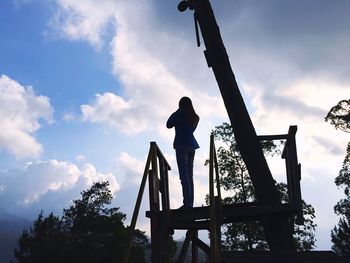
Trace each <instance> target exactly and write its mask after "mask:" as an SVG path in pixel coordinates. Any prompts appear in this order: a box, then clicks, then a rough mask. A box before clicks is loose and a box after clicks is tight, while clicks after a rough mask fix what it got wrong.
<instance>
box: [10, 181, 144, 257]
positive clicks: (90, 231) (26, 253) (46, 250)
mask: <svg viewBox="0 0 350 263" xmlns="http://www.w3.org/2000/svg"><path fill="white" fill-rule="evenodd" d="M108 186H109V184H108V182H97V183H95V184H93V185H92V187H91V188H90V189H88V190H86V191H83V192H82V193H81V196H82V197H81V199H78V200H74V201H73V205H72V206H71V207H70V208H68V209H64V210H63V216H62V217H61V218H60V217H58V216H54V215H53V214H52V213H51V214H50V215H49V216H47V217H44V216H43V213H40V214H39V216H38V218H37V219H36V220H35V221H34V224H33V227H31V228H30V229H29V230H24V231H23V234H22V235H21V237H20V238H19V243H18V248H17V249H16V250H15V257H16V258H17V260H18V261H19V262H20V263H22V262H31V263H36V262H38V263H39V262H67V263H70V262H72V263H73V262H86V263H89V262H91V263H97V262H119V261H120V258H121V257H122V255H123V252H124V249H125V247H126V240H127V228H126V227H125V226H124V223H123V221H124V219H125V214H123V213H121V212H119V208H109V207H107V205H109V204H110V203H111V201H112V194H111V192H110V190H109V189H108ZM133 241H134V242H133V248H132V253H131V258H130V260H131V262H145V258H144V249H145V248H146V247H147V246H148V245H149V244H148V238H147V237H146V236H145V234H144V233H143V232H141V231H140V230H136V232H135V237H134V240H133Z"/></svg>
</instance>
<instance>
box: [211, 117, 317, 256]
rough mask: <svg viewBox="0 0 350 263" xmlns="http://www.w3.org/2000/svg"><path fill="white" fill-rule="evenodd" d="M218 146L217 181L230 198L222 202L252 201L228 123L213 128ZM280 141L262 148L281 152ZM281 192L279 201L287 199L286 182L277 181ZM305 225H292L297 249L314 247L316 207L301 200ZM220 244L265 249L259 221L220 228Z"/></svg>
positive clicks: (241, 161)
mask: <svg viewBox="0 0 350 263" xmlns="http://www.w3.org/2000/svg"><path fill="white" fill-rule="evenodd" d="M213 134H214V136H215V139H216V140H218V143H219V145H220V147H219V148H218V151H217V156H218V166H219V173H220V183H221V185H222V186H223V188H224V190H225V191H227V192H228V194H229V197H226V198H224V199H223V203H226V204H232V203H247V202H254V201H255V198H254V187H253V184H252V182H251V180H250V177H249V174H248V170H247V167H246V165H245V163H244V161H243V159H242V156H241V154H240V152H239V150H238V147H237V143H236V141H235V138H234V135H233V130H232V128H231V126H230V125H229V124H227V123H224V124H222V125H220V126H218V127H216V128H215V130H214V131H213ZM283 143H284V142H283V141H279V142H277V143H275V142H274V141H263V142H262V143H261V144H262V149H263V151H264V154H265V155H270V156H274V155H277V154H280V153H281V152H280V146H282V145H283ZM276 186H277V188H278V190H279V191H280V193H281V199H282V202H287V201H288V194H287V185H286V184H284V183H278V184H276ZM303 214H304V218H305V221H304V224H303V225H301V226H299V225H296V224H294V240H295V244H296V248H297V249H298V250H299V251H302V250H311V249H312V248H314V247H315V241H316V239H315V229H316V224H315V223H314V222H313V220H314V219H315V209H314V208H313V207H312V206H311V205H310V204H307V203H306V202H305V201H304V200H303ZM222 237H223V239H222V244H223V245H224V246H225V247H226V248H227V249H229V250H243V251H247V250H267V249H268V244H267V242H266V241H265V236H264V230H263V227H262V225H261V224H260V223H259V222H244V223H231V224H226V225H224V226H223V227H222Z"/></svg>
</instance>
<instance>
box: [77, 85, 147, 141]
mask: <svg viewBox="0 0 350 263" xmlns="http://www.w3.org/2000/svg"><path fill="white" fill-rule="evenodd" d="M80 108H81V111H82V114H83V120H84V121H91V122H95V123H103V124H107V125H109V126H112V127H114V128H117V129H119V130H121V131H122V132H124V133H126V134H135V133H138V132H140V131H143V130H144V129H145V128H146V127H147V120H145V119H142V118H136V117H135V116H137V115H138V114H140V115H142V110H141V109H140V107H137V106H134V105H133V102H132V101H129V102H127V101H125V100H124V99H123V98H122V97H119V96H117V95H115V94H113V93H110V92H106V93H104V94H103V95H100V94H97V95H96V97H95V101H94V102H93V103H92V105H82V106H81V107H80Z"/></svg>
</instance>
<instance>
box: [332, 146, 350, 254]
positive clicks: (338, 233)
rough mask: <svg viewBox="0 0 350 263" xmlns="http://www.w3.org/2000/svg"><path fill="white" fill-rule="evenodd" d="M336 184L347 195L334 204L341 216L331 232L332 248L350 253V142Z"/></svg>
mask: <svg viewBox="0 0 350 263" xmlns="http://www.w3.org/2000/svg"><path fill="white" fill-rule="evenodd" d="M335 184H336V185H337V186H338V187H339V188H341V189H343V190H344V195H345V197H344V198H343V199H340V200H339V202H338V203H337V204H336V205H335V206H334V212H335V213H336V214H337V215H339V216H340V219H339V222H338V225H337V226H335V227H334V228H333V230H332V232H331V236H332V242H333V246H332V249H333V250H334V251H335V252H336V253H337V254H339V255H347V256H349V255H350V143H348V146H347V149H346V155H345V158H344V161H343V166H342V168H341V170H340V171H339V175H338V176H337V177H336V178H335Z"/></svg>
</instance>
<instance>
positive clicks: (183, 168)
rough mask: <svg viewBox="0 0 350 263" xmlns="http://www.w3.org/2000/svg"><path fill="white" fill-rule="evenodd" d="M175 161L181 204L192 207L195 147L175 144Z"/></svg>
mask: <svg viewBox="0 0 350 263" xmlns="http://www.w3.org/2000/svg"><path fill="white" fill-rule="evenodd" d="M175 152H176V161H177V166H178V168H179V175H180V180H181V185H182V195H183V204H184V206H186V207H193V199H194V196H193V161H194V154H195V149H193V148H192V147H188V146H176V149H175Z"/></svg>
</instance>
